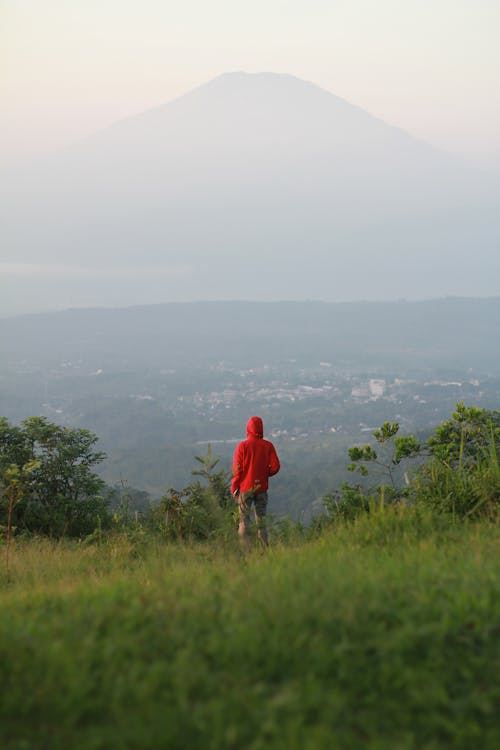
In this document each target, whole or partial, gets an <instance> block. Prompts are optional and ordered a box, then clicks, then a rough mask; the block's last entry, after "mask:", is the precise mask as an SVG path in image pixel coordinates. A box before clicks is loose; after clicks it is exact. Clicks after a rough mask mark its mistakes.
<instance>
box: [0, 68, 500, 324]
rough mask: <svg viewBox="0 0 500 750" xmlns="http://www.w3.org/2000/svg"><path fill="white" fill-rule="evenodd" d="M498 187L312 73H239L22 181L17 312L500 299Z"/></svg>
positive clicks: (15, 218) (13, 213) (16, 187)
mask: <svg viewBox="0 0 500 750" xmlns="http://www.w3.org/2000/svg"><path fill="white" fill-rule="evenodd" d="M5 184H6V181H4V185H5ZM499 197H500V191H499V186H498V184H497V183H496V182H495V181H494V180H493V178H490V177H488V176H486V175H483V174H481V173H477V172H474V171H472V170H470V169H468V168H466V167H465V166H463V165H462V164H460V163H458V162H455V161H454V160H453V159H451V158H450V157H448V156H447V155H445V154H443V153H440V152H439V151H437V150H436V149H434V148H432V147H430V146H428V145H427V144H425V143H423V142H421V141H418V140H417V139H415V138H413V137H411V136H410V135H409V134H407V133H405V132H403V131H401V130H399V129H396V128H393V127H391V126H389V125H387V124H386V123H384V122H382V121H381V120H379V119H376V118H374V117H372V116H371V115H369V114H368V113H366V112H364V111H363V110H362V109H360V108H358V107H355V106H352V105H351V104H349V103H348V102H346V101H344V100H342V99H340V98H338V97H336V96H334V95H333V94H331V93H329V92H327V91H324V90H322V89H321V88H319V87H317V86H315V85H313V84H311V83H308V82H305V81H301V80H299V79H297V78H294V77H292V76H287V75H276V74H271V73H263V74H255V75H249V74H245V73H229V74H225V75H222V76H219V77H218V78H216V79H214V80H212V81H210V82H209V83H206V84H204V85H202V86H200V87H199V88H197V89H195V90H193V91H191V92H189V93H188V94H186V95H184V96H182V97H180V98H179V99H176V100H175V101H172V102H169V103H167V104H165V105H162V106H160V107H157V108H155V109H152V110H150V111H148V112H145V113H144V114H142V115H139V116H137V117H132V118H130V119H127V120H124V121H122V122H119V123H117V124H116V125H113V126H112V127H110V128H107V129H106V130H103V131H101V132H99V133H97V134H95V135H94V136H92V137H90V138H88V139H87V140H86V141H84V142H81V143H79V144H77V145H75V146H73V147H72V148H70V149H67V150H66V151H65V152H64V153H62V154H60V155H59V156H57V157H54V158H52V159H50V160H47V161H46V162H44V163H41V164H39V165H37V167H36V168H34V167H33V168H31V169H30V170H27V171H24V172H23V173H22V174H21V173H17V174H14V175H10V177H9V180H8V184H7V189H6V194H5V195H4V196H3V199H2V205H3V207H4V208H3V214H4V215H3V217H2V222H3V225H4V227H5V234H6V240H7V242H6V243H5V246H6V248H7V252H6V253H5V255H4V261H5V263H6V265H4V266H3V269H4V271H7V273H8V281H9V282H10V283H9V289H6V290H4V292H3V295H2V297H3V302H2V308H0V314H6V313H9V312H20V311H24V310H30V309H31V310H35V309H48V308H58V307H59V308H60V307H65V306H82V305H83V306H91V305H96V304H99V305H102V304H108V305H124V304H137V303H147V302H167V301H184V300H195V299H256V300H273V299H274V300H276V299H311V298H312V299H315V298H321V299H326V300H334V301H338V300H349V299H397V298H400V297H414V298H415V297H417V298H428V297H433V296H442V295H446V294H453V295H468V296H471V295H472V296H482V295H493V294H497V293H498V278H500V274H499V271H500V268H499V261H498V250H497V248H498V241H499V239H500V220H499V217H498V210H497V207H498V199H499Z"/></svg>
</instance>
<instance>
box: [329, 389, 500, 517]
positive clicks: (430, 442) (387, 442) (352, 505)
mask: <svg viewBox="0 0 500 750" xmlns="http://www.w3.org/2000/svg"><path fill="white" fill-rule="evenodd" d="M398 431H399V424H398V423H397V422H392V423H391V422H384V424H383V425H382V427H381V428H380V429H377V430H375V431H374V432H373V436H374V438H375V440H376V441H377V450H375V448H373V447H372V446H371V445H369V444H366V445H363V446H353V447H351V448H350V449H349V458H350V459H351V463H350V464H349V466H348V469H349V471H357V472H358V473H359V474H360V475H361V476H363V477H367V476H368V475H369V473H370V472H369V469H368V466H367V464H369V465H371V466H373V467H374V468H376V470H377V472H378V474H377V476H378V477H382V479H384V480H385V482H382V483H380V484H378V485H375V486H371V487H368V486H363V485H362V484H356V485H352V484H348V483H343V484H342V485H341V487H340V489H339V490H336V491H334V492H331V493H329V494H328V495H325V496H324V498H323V505H324V507H325V509H326V510H327V513H328V514H329V517H330V518H331V519H339V518H341V519H350V520H352V519H354V518H356V517H357V516H358V515H359V514H360V513H365V512H370V509H371V508H373V507H374V505H376V503H377V502H382V503H384V504H388V503H389V504H390V503H393V502H398V501H401V500H405V501H406V500H408V501H411V502H413V503H417V504H423V505H425V506H427V507H429V508H432V509H433V510H435V511H439V512H444V513H450V514H451V515H452V516H453V517H454V518H465V517H469V518H475V517H481V516H488V517H496V516H497V515H498V513H499V501H500V470H499V454H500V412H499V411H494V412H492V411H488V410H486V409H480V408H478V407H466V406H465V405H464V404H463V403H459V404H457V406H456V411H455V412H454V413H453V414H452V416H451V418H450V419H448V420H446V421H445V422H443V423H442V424H441V425H439V426H438V427H437V428H436V429H435V430H434V432H433V434H432V435H431V436H430V437H429V438H428V439H427V440H426V442H425V444H424V445H422V444H421V443H420V442H419V440H418V439H417V438H416V437H415V436H414V435H406V436H401V435H398V434H397V433H398ZM383 451H385V455H382V452H383ZM414 458H420V462H419V466H418V468H417V469H416V471H415V472H414V473H413V474H412V476H411V478H410V477H409V475H408V472H407V471H405V472H404V473H402V472H401V468H400V464H401V463H402V462H403V461H405V460H407V459H414ZM424 458H426V459H429V458H430V460H426V461H425V462H424V461H423V459H424ZM401 479H404V484H402V483H401ZM398 480H399V481H398Z"/></svg>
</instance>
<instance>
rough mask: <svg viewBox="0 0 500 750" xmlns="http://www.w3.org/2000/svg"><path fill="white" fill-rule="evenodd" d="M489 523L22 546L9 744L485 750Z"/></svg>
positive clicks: (493, 699) (8, 655)
mask: <svg viewBox="0 0 500 750" xmlns="http://www.w3.org/2000/svg"><path fill="white" fill-rule="evenodd" d="M499 580H500V556H499V555H498V527H497V526H495V525H493V524H485V523H483V524H475V525H472V524H471V525H460V526H450V525H449V523H445V522H444V521H442V526H441V527H439V525H436V522H435V519H434V518H433V517H432V516H430V515H429V514H424V515H422V514H415V513H413V511H408V510H406V511H405V510H401V511H394V510H387V509H386V510H384V509H381V510H380V512H379V513H378V514H375V515H372V516H370V517H363V518H360V519H359V520H358V521H357V522H356V523H355V524H353V525H351V526H340V527H338V528H337V529H332V530H328V531H325V532H323V533H322V534H321V535H320V536H319V537H318V538H316V539H313V540H309V541H299V540H297V541H296V542H295V543H294V544H293V545H289V546H285V545H279V544H278V545H276V546H275V547H274V548H273V549H271V550H270V553H269V554H268V555H266V556H265V557H261V556H260V555H259V553H258V552H257V550H256V551H255V553H252V554H250V555H248V556H246V557H243V556H241V554H240V553H239V551H238V549H237V548H236V547H235V546H233V545H232V544H228V543H225V544H217V543H215V542H214V543H213V544H205V545H174V544H171V545H161V544H159V543H157V542H155V541H154V540H152V541H150V542H148V541H147V540H142V541H141V542H140V543H139V544H138V543H132V542H130V541H129V540H128V539H127V538H126V537H115V538H111V539H108V540H106V541H105V542H103V543H102V544H101V545H95V546H88V547H85V546H82V545H77V544H72V545H71V544H68V543H60V544H51V543H50V542H47V541H34V542H30V543H24V544H20V545H18V546H17V547H16V548H15V549H14V550H13V554H12V560H11V580H10V582H7V580H6V577H5V576H4V578H3V579H0V586H1V589H0V592H1V593H0V680H1V682H0V684H1V686H2V693H1V698H0V745H1V747H2V748H4V749H5V750H28V749H31V748H34V749H35V748H36V750H41V749H43V748H50V749H51V750H58V748H68V747H71V748H72V749H76V750H78V749H80V748H82V749H85V750H87V748H88V749H89V750H101V749H102V750H104V749H107V748H113V749H114V748H117V749H119V748H127V749H128V748H137V749H139V748H140V749H141V750H144V748H156V747H158V748H189V749H190V750H195V749H196V748H203V750H210V749H211V748H213V749H214V750H222V749H223V748H235V749H236V748H252V750H260V749H261V748H262V749H264V748H266V750H267V749H268V748H286V749H287V750H295V749H296V750H299V749H300V750H304V749H305V750H308V749H309V748H311V750H312V749H314V750H316V749H319V750H322V749H323V748H325V750H327V749H328V750H335V749H336V748H339V750H340V749H341V750H349V749H350V748H352V749H353V750H354V749H356V750H358V748H361V747H362V748H370V749H373V750H375V749H377V750H378V749H379V748H380V750H391V749H392V748H394V750H396V749H397V750H405V749H406V748H408V749H410V748H412V749H413V748H415V750H417V749H418V750H423V749H427V748H428V749H429V750H431V749H432V750H433V749H434V748H453V749H454V750H455V749H458V750H460V749H462V748H463V749H464V750H465V748H478V747H480V748H482V749H483V750H484V749H486V750H487V749H488V748H496V747H498V745H499V741H500V731H499V726H498V719H497V716H498V709H499V708H500V685H499V678H498V675H499V674H500V596H499V593H500V592H499Z"/></svg>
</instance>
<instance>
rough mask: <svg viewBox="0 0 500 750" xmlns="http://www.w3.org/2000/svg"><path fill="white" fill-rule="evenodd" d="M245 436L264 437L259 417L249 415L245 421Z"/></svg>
mask: <svg viewBox="0 0 500 750" xmlns="http://www.w3.org/2000/svg"><path fill="white" fill-rule="evenodd" d="M247 437H253V438H262V437H264V425H263V424H262V419H261V418H260V417H250V419H249V420H248V422H247Z"/></svg>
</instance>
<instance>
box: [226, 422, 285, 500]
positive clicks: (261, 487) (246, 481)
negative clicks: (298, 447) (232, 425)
mask: <svg viewBox="0 0 500 750" xmlns="http://www.w3.org/2000/svg"><path fill="white" fill-rule="evenodd" d="M279 470H280V461H279V458H278V454H277V453H276V449H275V447H274V445H273V444H272V443H271V442H269V440H264V427H263V425H262V419H261V418H260V417H250V419H249V420H248V423H247V439H246V440H243V441H242V442H241V443H239V444H238V445H237V446H236V450H235V452H234V459H233V480H232V482H231V492H233V493H234V492H235V491H236V490H239V492H251V491H254V492H265V491H266V490H267V488H268V486H269V483H268V479H269V477H272V476H274V474H277V473H278V471H279Z"/></svg>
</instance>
